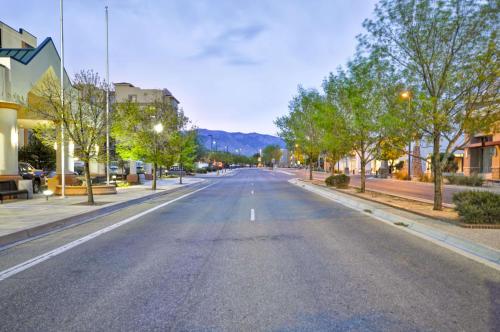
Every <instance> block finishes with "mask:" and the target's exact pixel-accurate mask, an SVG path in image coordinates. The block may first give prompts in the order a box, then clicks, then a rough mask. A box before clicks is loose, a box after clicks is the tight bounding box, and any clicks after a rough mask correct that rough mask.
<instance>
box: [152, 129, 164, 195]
mask: <svg viewBox="0 0 500 332" xmlns="http://www.w3.org/2000/svg"><path fill="white" fill-rule="evenodd" d="M153 129H154V131H155V132H156V135H155V161H154V164H153V168H154V171H153V190H156V171H157V168H158V162H157V158H158V136H159V135H160V134H161V132H162V131H163V125H162V124H161V122H159V123H157V124H156V125H155V126H154V127H153Z"/></svg>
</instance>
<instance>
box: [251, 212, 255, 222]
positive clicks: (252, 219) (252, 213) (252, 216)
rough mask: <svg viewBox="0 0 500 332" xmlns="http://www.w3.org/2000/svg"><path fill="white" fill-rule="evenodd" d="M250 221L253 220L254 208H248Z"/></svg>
mask: <svg viewBox="0 0 500 332" xmlns="http://www.w3.org/2000/svg"><path fill="white" fill-rule="evenodd" d="M250 221H255V210H254V209H250Z"/></svg>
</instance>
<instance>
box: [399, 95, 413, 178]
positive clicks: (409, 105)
mask: <svg viewBox="0 0 500 332" xmlns="http://www.w3.org/2000/svg"><path fill="white" fill-rule="evenodd" d="M401 97H403V98H404V99H408V116H411V93H410V92H409V91H405V92H403V93H402V94H401ZM408 180H411V137H410V139H409V142H408Z"/></svg>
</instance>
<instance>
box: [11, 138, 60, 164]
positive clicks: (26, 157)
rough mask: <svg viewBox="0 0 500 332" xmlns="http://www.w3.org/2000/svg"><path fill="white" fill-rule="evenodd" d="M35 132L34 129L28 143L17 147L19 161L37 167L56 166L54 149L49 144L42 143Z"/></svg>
mask: <svg viewBox="0 0 500 332" xmlns="http://www.w3.org/2000/svg"><path fill="white" fill-rule="evenodd" d="M36 132H37V130H36V129H35V133H34V135H32V136H31V139H30V142H29V144H27V145H25V146H23V147H22V148H20V149H19V161H24V162H27V163H30V164H31V165H33V166H34V167H35V168H38V169H48V170H50V169H53V168H54V167H55V166H56V150H54V148H53V147H52V146H50V145H47V144H43V142H42V141H41V140H40V139H39V138H38V135H37V134H36Z"/></svg>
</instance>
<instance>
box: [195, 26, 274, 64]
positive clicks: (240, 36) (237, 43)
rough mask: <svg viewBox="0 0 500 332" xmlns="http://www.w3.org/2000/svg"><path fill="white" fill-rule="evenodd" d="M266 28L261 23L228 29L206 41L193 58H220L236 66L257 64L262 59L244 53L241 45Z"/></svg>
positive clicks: (246, 43) (254, 37) (250, 40)
mask: <svg viewBox="0 0 500 332" xmlns="http://www.w3.org/2000/svg"><path fill="white" fill-rule="evenodd" d="M265 30H266V28H265V26H264V25H261V24H253V25H248V26H245V27H238V28H231V29H227V30H226V31H224V32H222V33H221V34H219V35H217V36H216V37H215V38H213V39H212V40H210V41H209V42H207V43H205V44H204V45H203V46H202V48H201V49H200V50H199V51H198V52H197V53H196V54H195V55H193V56H192V57H191V59H193V60H205V59H219V60H222V61H223V62H224V63H226V64H229V65H234V66H249V65H257V64H259V63H260V61H258V60H257V59H254V58H253V57H251V56H249V55H248V54H244V52H242V51H241V47H242V46H246V45H248V43H250V42H252V41H253V40H255V39H256V38H257V37H258V36H259V35H260V34H261V33H262V32H264V31H265Z"/></svg>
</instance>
